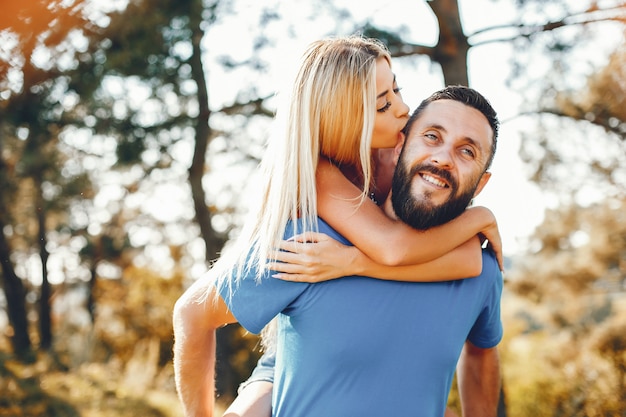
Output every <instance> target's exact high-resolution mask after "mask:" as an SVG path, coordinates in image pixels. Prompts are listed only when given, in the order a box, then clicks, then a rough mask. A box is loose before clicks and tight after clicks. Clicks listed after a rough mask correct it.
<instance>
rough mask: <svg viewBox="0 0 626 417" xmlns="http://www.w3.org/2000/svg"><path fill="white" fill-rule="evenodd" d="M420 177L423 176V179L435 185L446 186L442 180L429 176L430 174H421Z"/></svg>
mask: <svg viewBox="0 0 626 417" xmlns="http://www.w3.org/2000/svg"><path fill="white" fill-rule="evenodd" d="M422 178H423V179H424V180H425V181H428V182H429V183H431V184H434V185H436V186H437V187H445V186H446V183H445V182H443V181H439V180H438V179H437V178H434V177H431V176H430V175H428V174H423V175H422Z"/></svg>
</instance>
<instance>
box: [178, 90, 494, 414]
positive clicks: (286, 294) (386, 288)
mask: <svg viewBox="0 0 626 417" xmlns="http://www.w3.org/2000/svg"><path fill="white" fill-rule="evenodd" d="M405 131H406V138H405V144H404V147H403V148H402V151H401V154H400V156H399V158H400V159H399V162H398V167H397V169H396V174H395V175H394V181H393V186H392V192H391V199H388V200H387V201H386V202H385V204H384V209H385V211H386V213H387V214H388V215H390V216H394V217H395V216H397V217H398V218H400V219H401V220H403V221H405V222H407V223H409V224H411V225H412V226H414V227H417V228H421V229H424V228H429V227H434V226H437V225H439V224H443V223H445V222H447V221H449V220H451V219H452V218H454V217H456V216H458V215H459V214H460V213H461V212H462V211H463V210H464V209H465V208H466V207H467V205H468V204H469V202H470V201H471V199H472V198H473V197H474V196H475V195H477V194H478V193H479V192H480V191H481V190H482V188H483V187H484V185H485V184H486V182H487V181H488V179H489V176H490V174H489V173H488V172H486V169H487V168H488V166H489V164H490V162H491V160H492V158H493V153H494V151H495V140H496V134H497V120H496V119H495V112H493V109H491V106H489V104H488V103H487V102H486V100H484V98H483V97H482V96H480V95H479V94H478V93H476V92H475V91H473V90H471V89H467V88H465V87H449V88H447V89H444V90H442V91H440V92H437V93H435V94H434V95H433V96H431V97H430V98H429V99H427V100H425V101H424V102H423V103H422V104H421V105H420V107H418V109H417V110H416V111H415V112H414V114H413V115H412V117H411V119H410V120H409V122H408V124H407V127H406V128H405ZM397 150H398V152H400V147H398V148H397ZM424 219H426V220H424ZM319 229H320V232H322V233H326V234H328V235H330V236H331V237H333V238H335V239H337V240H340V241H342V242H344V243H346V244H347V242H346V241H345V240H343V239H342V237H341V236H339V235H338V234H337V233H336V232H334V230H332V229H331V228H330V227H329V226H328V225H326V224H325V223H324V222H323V221H321V220H320V221H319ZM220 290H221V296H222V297H219V296H218V297H216V300H217V301H216V303H214V305H213V306H208V307H207V308H208V309H209V310H210V311H208V314H207V317H208V325H209V326H211V327H212V328H218V327H220V326H222V325H224V324H227V323H231V322H234V321H235V317H234V316H233V313H234V314H235V315H236V316H237V318H238V319H239V321H240V323H241V324H242V325H243V326H244V327H246V328H247V329H248V330H250V331H252V332H255V333H256V332H258V331H260V330H261V329H262V328H263V327H264V326H265V325H266V324H267V323H269V321H270V320H271V319H272V318H273V317H274V316H276V315H277V314H278V316H279V339H278V343H277V363H276V369H275V381H274V386H273V390H274V400H273V413H274V415H276V416H282V415H285V416H291V417H297V416H352V415H355V416H370V415H371V416H380V415H394V416H396V415H398V416H399V415H417V416H442V415H443V414H444V410H445V404H446V401H447V395H448V392H449V389H450V385H451V381H452V378H453V375H454V370H455V366H456V364H457V360H459V357H460V361H459V367H458V381H459V392H460V395H461V400H462V407H463V414H464V416H465V417H471V416H473V415H475V416H495V413H496V405H497V399H498V393H499V381H500V378H499V367H498V354H497V350H496V345H497V343H498V342H499V341H500V339H501V337H502V327H501V323H500V295H501V290H502V276H501V273H500V271H499V268H498V265H497V262H496V260H495V257H494V256H493V254H491V253H489V252H487V251H485V252H484V253H483V271H482V273H481V275H480V276H479V277H477V278H474V279H466V280H460V281H447V282H433V283H406V282H390V281H382V280H374V279H368V278H364V277H344V278H341V279H338V280H333V281H327V282H323V283H318V284H307V283H294V282H284V281H281V280H276V279H272V278H270V277H264V279H263V280H262V283H261V284H260V285H256V283H255V282H254V280H253V279H250V280H247V279H244V280H243V282H242V283H241V286H240V287H239V288H236V289H235V290H234V291H233V293H232V294H227V292H226V290H224V289H220ZM215 291H217V289H216V290H215ZM215 291H214V292H215ZM224 300H226V301H227V302H225V301H224ZM231 311H232V313H231ZM207 346H208V347H209V354H210V355H212V356H210V360H209V364H208V366H209V368H208V369H207V371H209V370H212V368H213V366H214V350H215V346H214V335H208V336H207ZM187 360H190V359H189V358H188V359H187ZM204 362H206V361H204ZM255 385H256V386H257V387H258V386H261V385H257V384H251V387H252V386H255ZM263 387H265V388H263V389H266V388H267V384H264V385H263ZM247 389H248V388H246V390H247ZM266 392H267V391H266ZM260 398H263V397H262V396H261V397H260ZM266 398H267V397H265V399H266ZM235 408H236V407H233V408H231V410H230V411H232V412H233V414H230V415H236V414H234V413H236V412H237V411H236V410H235ZM210 413H211V412H210V411H209V413H208V414H209V415H210Z"/></svg>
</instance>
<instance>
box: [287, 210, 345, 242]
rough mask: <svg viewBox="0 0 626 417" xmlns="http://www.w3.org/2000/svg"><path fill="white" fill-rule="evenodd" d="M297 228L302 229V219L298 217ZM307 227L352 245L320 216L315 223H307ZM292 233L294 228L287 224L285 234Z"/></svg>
mask: <svg viewBox="0 0 626 417" xmlns="http://www.w3.org/2000/svg"><path fill="white" fill-rule="evenodd" d="M298 228H299V230H303V225H302V219H299V224H298ZM307 229H309V230H308V231H316V232H319V233H323V234H325V235H328V236H329V237H331V238H333V239H335V240H337V241H339V242H341V243H343V244H344V245H352V244H351V243H350V242H349V241H348V240H347V239H346V238H344V237H343V236H342V235H341V234H339V232H337V231H336V230H335V229H333V228H332V227H331V226H330V225H329V224H328V223H326V221H324V219H322V218H321V217H318V218H317V223H316V224H313V225H309V227H308V228H307ZM293 233H294V230H293V227H292V225H288V227H287V235H289V234H293ZM298 233H300V232H298Z"/></svg>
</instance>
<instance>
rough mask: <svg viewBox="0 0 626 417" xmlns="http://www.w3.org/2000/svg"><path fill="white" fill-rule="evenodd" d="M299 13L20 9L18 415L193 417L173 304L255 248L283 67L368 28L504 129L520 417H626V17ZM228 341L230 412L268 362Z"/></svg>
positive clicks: (507, 385) (552, 5) (398, 64)
mask: <svg viewBox="0 0 626 417" xmlns="http://www.w3.org/2000/svg"><path fill="white" fill-rule="evenodd" d="M286 3H293V4H286ZM295 3H296V2H280V1H274V0H267V1H264V2H257V1H251V0H250V1H244V0H233V1H224V0H204V1H202V0H131V1H125V0H119V1H114V0H111V1H106V2H105V1H101V0H65V1H40V0H23V1H19V2H15V1H7V0H4V1H3V4H2V15H1V16H0V184H1V188H0V265H1V268H2V269H1V271H0V272H1V276H0V279H1V284H2V290H3V291H2V294H1V295H0V309H1V310H0V416H97V417H101V416H109V415H110V416H136V415H142V416H162V417H166V416H177V415H180V407H179V404H178V401H177V399H176V396H175V390H174V385H173V373H172V367H171V359H172V344H173V340H172V328H171V326H172V325H171V313H172V307H173V304H174V302H175V300H176V299H177V297H178V296H179V295H180V294H181V293H182V292H183V291H184V289H185V288H186V287H187V286H188V285H189V284H190V283H191V282H193V280H194V279H197V277H198V276H199V275H200V274H201V273H202V272H203V271H205V270H206V269H207V268H208V265H209V262H210V261H211V260H212V259H215V258H216V256H218V254H219V251H220V249H221V248H222V247H223V245H225V244H227V243H228V240H229V239H230V238H231V237H232V236H234V235H235V234H236V233H237V230H238V227H239V226H240V224H241V219H242V216H243V215H244V214H245V211H246V207H247V205H248V204H250V201H249V200H248V199H247V197H248V194H249V191H250V188H249V187H250V186H251V184H253V181H252V180H251V178H252V177H253V176H254V169H255V167H256V165H257V164H258V161H259V158H260V157H261V155H262V154H263V150H264V141H265V140H266V139H267V135H268V131H269V125H270V122H271V118H272V116H273V111H274V104H275V97H274V92H275V90H276V89H277V87H278V86H280V84H281V82H282V81H283V79H285V77H284V74H285V72H284V71H286V70H288V69H289V67H290V65H291V64H293V63H294V62H295V60H296V58H297V56H298V55H299V54H300V53H301V52H302V50H303V48H304V46H305V45H306V44H307V43H308V42H309V41H311V40H313V39H316V38H319V37H322V36H325V35H333V34H347V33H354V32H360V33H364V34H366V35H369V36H374V37H378V38H381V39H382V40H384V41H385V43H387V45H388V46H389V48H390V50H391V51H392V54H393V55H394V57H395V60H394V71H395V72H396V74H397V76H398V79H399V81H400V84H401V86H403V87H404V90H403V95H404V97H405V100H406V101H407V102H408V103H409V104H410V105H411V106H412V107H414V106H415V105H417V103H418V102H419V100H421V99H422V98H424V97H425V96H426V95H428V94H429V93H430V92H432V91H434V90H436V89H438V88H440V87H442V86H444V85H446V84H466V85H467V84H469V85H471V86H472V87H475V88H477V89H478V90H479V91H481V92H482V93H484V94H485V95H486V96H487V97H488V98H490V100H491V101H492V103H493V104H494V107H495V108H496V109H497V110H498V111H499V113H500V116H501V119H502V121H503V126H502V133H501V139H500V145H499V146H500V150H499V151H498V152H499V154H498V155H497V157H496V161H495V165H494V178H493V179H494V180H496V181H495V184H490V185H489V186H488V187H487V189H486V190H485V192H484V194H486V197H485V198H484V200H481V201H479V202H478V203H479V204H485V205H487V206H489V207H493V209H494V212H495V213H496V216H497V217H498V218H499V219H500V222H501V229H502V233H503V236H504V238H505V244H506V245H507V246H506V248H507V252H506V255H507V272H506V275H505V293H504V296H503V308H504V310H503V314H504V324H505V330H506V333H505V340H504V341H503V342H502V344H501V355H502V362H503V405H504V407H503V408H502V409H501V410H500V411H499V414H500V416H505V415H508V416H512V417H524V416H529V415H533V416H621V417H623V416H626V149H625V147H626V145H625V143H626V142H625V138H626V47H625V42H624V40H625V39H624V34H625V31H626V3H625V2H624V1H587V0H579V1H566V0H552V1H538V0H480V1H479V0H461V1H459V2H457V1H454V0H433V1H423V0H403V1H387V2H376V3H375V4H374V3H372V4H373V5H370V6H364V5H365V4H369V3H362V4H361V3H359V5H358V6H356V5H355V4H356V3H354V2H353V3H351V2H349V1H347V0H345V1H339V0H337V1H328V0H303V1H299V2H297V5H296V4H295ZM511 153H513V154H514V155H513V156H514V157H515V158H512V159H511ZM520 178H521V180H520ZM493 182H494V181H492V183H493ZM529 184H530V185H529ZM490 188H491V189H492V190H493V191H490ZM535 226H536V227H535ZM219 340H220V342H219V352H218V354H219V358H220V359H219V365H218V373H219V375H220V379H219V382H220V386H219V387H218V388H219V391H220V399H221V400H223V402H228V401H230V399H231V398H232V396H233V395H234V393H235V390H236V387H237V384H238V383H239V381H241V380H242V379H245V378H246V377H247V375H248V374H249V372H250V370H251V367H252V366H253V364H254V363H255V360H256V358H257V357H258V355H259V351H258V346H257V340H256V338H255V337H253V336H251V335H249V334H246V333H245V332H244V331H242V330H241V328H239V327H237V326H229V327H227V328H225V329H224V330H222V331H221V332H220V334H219ZM450 404H451V407H453V408H456V409H458V397H457V396H456V393H455V392H454V391H453V393H452V395H451V399H450Z"/></svg>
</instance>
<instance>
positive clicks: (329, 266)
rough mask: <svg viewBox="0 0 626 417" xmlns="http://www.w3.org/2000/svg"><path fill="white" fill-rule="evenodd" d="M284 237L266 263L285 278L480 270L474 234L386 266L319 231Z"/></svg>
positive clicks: (445, 276) (408, 277) (403, 276)
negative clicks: (445, 248) (430, 256)
mask: <svg viewBox="0 0 626 417" xmlns="http://www.w3.org/2000/svg"><path fill="white" fill-rule="evenodd" d="M297 240H298V241H285V242H283V244H282V245H281V250H280V251H276V252H275V253H274V254H273V255H274V256H275V257H276V260H277V262H273V263H270V264H269V265H268V267H269V268H270V269H272V270H274V271H277V272H276V273H275V274H274V275H273V276H274V277H275V278H280V279H284V280H286V281H301V282H320V281H327V280H330V279H335V278H340V277H344V276H350V275H361V276H367V277H372V278H379V279H385V280H393V281H412V282H431V281H450V280H456V279H463V278H468V277H474V276H477V275H478V274H480V272H481V270H482V254H481V251H482V249H481V244H480V240H479V239H478V238H477V237H474V238H472V239H470V240H468V241H467V242H465V243H463V244H461V245H460V246H458V247H456V248H454V249H453V250H452V251H450V252H448V253H446V254H444V255H443V256H441V257H439V258H437V259H435V260H433V261H430V262H425V263H422V264H417V265H403V266H386V265H381V264H378V263H376V262H374V261H373V260H372V259H370V258H369V257H367V255H365V254H364V253H363V252H361V251H360V250H359V249H358V248H356V247H354V246H347V245H344V244H342V243H340V242H338V241H336V240H335V239H333V238H331V237H329V236H327V235H325V234H322V233H307V234H306V235H300V236H299V237H298V239H297Z"/></svg>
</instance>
